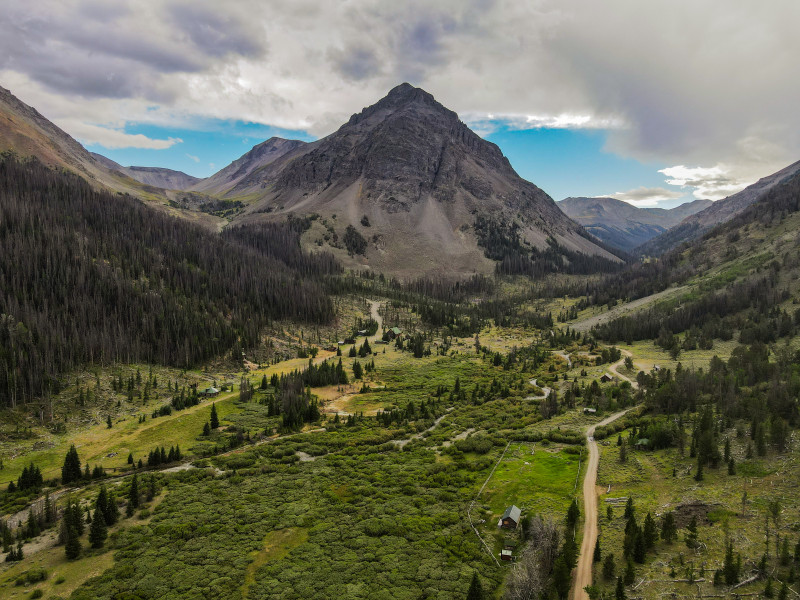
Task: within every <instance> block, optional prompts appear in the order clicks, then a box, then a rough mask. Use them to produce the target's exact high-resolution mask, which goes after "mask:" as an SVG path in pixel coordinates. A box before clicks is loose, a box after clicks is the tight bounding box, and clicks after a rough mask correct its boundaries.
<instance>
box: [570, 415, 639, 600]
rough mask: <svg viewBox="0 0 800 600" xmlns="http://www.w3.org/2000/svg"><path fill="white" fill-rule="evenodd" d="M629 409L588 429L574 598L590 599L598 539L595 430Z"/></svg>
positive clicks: (597, 460)
mask: <svg viewBox="0 0 800 600" xmlns="http://www.w3.org/2000/svg"><path fill="white" fill-rule="evenodd" d="M629 410H631V409H630V408H628V409H625V410H623V411H620V412H618V413H614V414H613V415H611V416H610V417H608V418H607V419H603V420H602V421H600V422H599V423H596V424H594V425H592V426H591V427H589V428H588V429H587V430H586V445H587V447H588V448H589V462H588V464H587V465H586V477H585V478H584V479H583V512H584V514H585V515H586V519H585V522H584V524H583V542H582V543H581V553H580V556H579V557H578V566H577V567H576V568H575V579H574V581H573V588H572V594H570V598H572V600H589V595H588V594H587V593H586V591H585V590H584V589H583V588H584V587H586V586H587V585H592V559H593V557H594V545H595V542H596V541H597V466H598V464H599V463H600V452H599V451H598V450H597V442H595V441H594V430H595V429H596V428H597V427H603V426H604V425H608V424H609V423H611V422H612V421H616V420H617V419H619V418H620V417H621V416H622V415H624V414H625V413H626V412H628V411H629Z"/></svg>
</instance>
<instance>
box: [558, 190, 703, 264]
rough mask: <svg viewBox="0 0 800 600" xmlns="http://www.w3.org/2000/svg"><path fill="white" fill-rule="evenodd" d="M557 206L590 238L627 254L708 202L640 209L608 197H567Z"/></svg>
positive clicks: (699, 201) (700, 201)
mask: <svg viewBox="0 0 800 600" xmlns="http://www.w3.org/2000/svg"><path fill="white" fill-rule="evenodd" d="M557 205H558V207H559V208H560V209H561V210H562V211H564V213H565V214H566V215H567V216H569V217H570V218H571V219H572V220H573V221H575V222H576V223H579V224H580V225H582V226H583V227H584V228H586V230H587V231H589V233H591V234H592V235H594V236H596V237H598V238H599V239H601V240H602V241H604V242H606V243H607V244H609V245H611V246H613V247H615V248H619V249H620V250H623V251H626V252H628V251H630V250H632V249H633V248H635V247H637V246H639V245H641V244H643V243H645V242H647V241H648V240H650V239H652V238H653V237H656V236H658V235H660V234H661V233H663V232H665V231H667V230H668V229H670V228H671V227H674V226H675V225H677V224H678V223H680V222H681V221H682V220H683V219H685V218H686V217H687V216H688V215H691V214H694V213H696V212H698V211H700V210H703V209H705V208H707V207H709V206H710V205H711V201H710V200H695V201H693V202H687V203H684V204H681V205H680V206H676V207H675V208H671V209H664V208H656V207H647V208H640V207H637V206H633V205H632V204H629V203H627V202H624V201H622V200H618V199H616V198H609V197H571V198H565V199H563V200H561V201H559V202H557Z"/></svg>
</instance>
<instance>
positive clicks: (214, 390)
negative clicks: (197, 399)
mask: <svg viewBox="0 0 800 600" xmlns="http://www.w3.org/2000/svg"><path fill="white" fill-rule="evenodd" d="M200 393H201V394H202V395H203V396H207V397H208V396H216V395H217V394H219V390H218V389H217V388H215V387H207V388H206V389H204V390H203V391H202V392H200Z"/></svg>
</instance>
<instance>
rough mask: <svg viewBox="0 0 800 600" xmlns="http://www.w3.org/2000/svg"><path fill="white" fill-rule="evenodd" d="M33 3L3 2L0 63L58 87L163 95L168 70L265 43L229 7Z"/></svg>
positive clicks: (199, 66)
mask: <svg viewBox="0 0 800 600" xmlns="http://www.w3.org/2000/svg"><path fill="white" fill-rule="evenodd" d="M40 8H41V10H39V11H37V12H35V13H33V11H30V10H29V7H27V6H25V5H22V4H11V5H8V6H6V7H5V8H4V10H3V11H2V14H0V31H1V32H2V33H3V35H0V68H5V69H12V70H15V71H19V72H23V73H26V74H27V75H29V76H30V77H31V78H32V79H33V80H35V81H38V82H40V83H42V84H44V85H45V86H47V87H48V88H50V89H52V90H54V91H57V92H59V93H72V94H77V95H80V96H83V97H105V98H127V97H143V98H147V99H148V100H151V101H154V102H169V101H171V100H173V99H174V98H175V96H176V94H177V93H179V90H178V89H175V86H174V85H173V83H172V82H171V81H170V80H169V77H168V75H170V74H173V73H200V72H203V71H205V70H206V69H209V68H210V67H211V66H212V65H213V64H214V62H215V61H217V60H220V59H222V58H224V57H228V56H241V57H246V58H253V57H257V56H259V55H260V54H263V53H264V52H265V50H266V41H265V40H263V39H260V38H259V36H258V35H257V32H256V30H255V29H254V28H253V27H252V25H249V24H247V23H246V22H245V19H244V18H243V17H242V16H241V15H240V14H239V13H238V12H236V11H232V12H230V13H226V14H225V16H219V15H215V14H214V13H212V12H210V11H209V10H207V9H205V8H204V7H203V6H200V5H194V4H193V5H191V6H190V7H187V5H186V4H184V3H180V4H174V5H171V4H166V3H162V4H150V3H144V2H142V3H136V4H133V5H131V6H128V5H127V4H126V3H124V2H121V3H105V4H103V3H98V2H81V1H75V2H71V3H63V4H62V3H55V2H52V3H45V5H44V6H41V7H40Z"/></svg>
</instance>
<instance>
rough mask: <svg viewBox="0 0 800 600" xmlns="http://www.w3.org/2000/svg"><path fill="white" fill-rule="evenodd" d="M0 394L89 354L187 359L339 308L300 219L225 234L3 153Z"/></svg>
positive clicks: (330, 265)
mask: <svg viewBox="0 0 800 600" xmlns="http://www.w3.org/2000/svg"><path fill="white" fill-rule="evenodd" d="M0 214H2V215H3V219H2V221H0V255H2V257H3V260H2V263H0V404H2V405H6V406H14V405H17V404H20V403H24V402H27V401H29V400H31V399H33V398H35V397H37V396H42V395H48V394H50V393H55V392H57V391H58V389H59V383H58V377H59V375H61V374H63V373H64V372H65V371H66V370H68V369H70V368H73V367H75V366H76V365H79V364H81V363H85V362H86V363H89V362H91V363H96V364H108V363H111V362H115V361H128V362H129V361H134V360H141V361H146V362H150V363H160V364H165V365H174V366H180V367H188V366H191V365H195V364H197V363H198V362H200V361H203V360H207V359H209V358H211V357H214V356H219V355H221V354H223V353H225V352H226V351H228V350H229V349H231V348H232V347H233V346H234V345H235V344H238V345H239V346H241V347H243V348H248V347H252V346H254V345H256V344H257V343H258V342H259V336H260V333H261V331H262V329H263V328H264V327H265V326H266V325H267V324H268V323H269V321H270V320H272V319H284V318H292V319H297V320H301V321H308V322H313V323H325V322H327V321H329V320H330V319H331V318H332V316H333V308H332V304H331V301H330V299H329V298H328V296H327V295H326V293H325V291H324V289H323V287H322V286H321V285H319V284H318V283H317V281H318V276H320V275H322V274H325V273H333V272H337V271H338V269H339V267H338V266H337V265H336V263H335V262H334V261H333V259H332V258H331V257H330V256H310V255H307V254H304V253H303V252H301V251H300V249H299V241H298V235H299V234H298V231H297V228H296V227H294V226H293V225H291V224H288V225H272V226H267V225H264V226H252V227H248V228H241V229H234V230H232V231H231V232H229V233H228V234H226V235H225V236H223V237H220V236H218V235H214V234H213V233H210V232H207V231H205V230H203V229H201V228H200V227H197V226H194V225H192V224H189V223H187V222H186V221H183V220H180V219H177V218H173V217H169V216H167V215H165V214H162V213H159V212H156V211H154V210H153V209H150V208H148V207H145V206H144V205H142V204H141V203H140V202H139V201H137V200H135V199H132V198H129V197H125V196H120V195H114V194H110V193H108V192H100V191H96V190H95V189H93V188H92V187H91V186H90V185H89V184H87V183H86V182H85V181H83V180H82V179H80V178H78V177H76V176H74V175H70V174H64V173H57V172H55V171H52V170H50V169H48V168H46V167H44V166H42V165H41V164H40V163H38V162H36V161H34V160H31V161H26V162H21V161H19V160H17V159H15V158H13V157H9V156H6V157H3V159H2V161H0Z"/></svg>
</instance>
